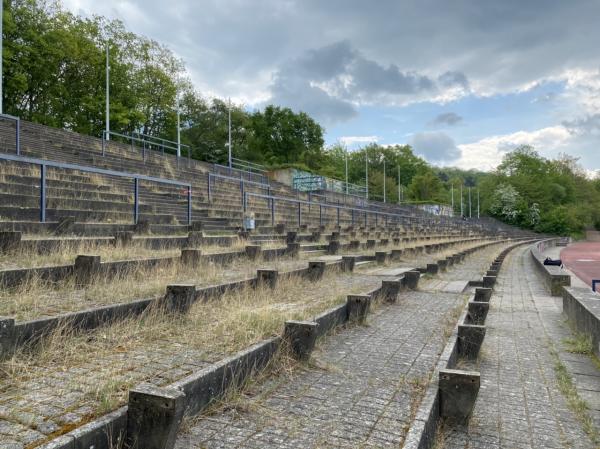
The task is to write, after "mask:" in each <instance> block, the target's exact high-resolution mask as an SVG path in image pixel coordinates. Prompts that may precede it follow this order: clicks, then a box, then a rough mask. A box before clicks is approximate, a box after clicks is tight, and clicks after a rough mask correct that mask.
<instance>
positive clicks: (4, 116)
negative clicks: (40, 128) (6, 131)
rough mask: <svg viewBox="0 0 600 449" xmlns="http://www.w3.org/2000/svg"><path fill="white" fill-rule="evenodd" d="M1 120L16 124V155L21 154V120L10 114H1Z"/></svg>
mask: <svg viewBox="0 0 600 449" xmlns="http://www.w3.org/2000/svg"><path fill="white" fill-rule="evenodd" d="M0 119H4V120H11V121H13V122H15V153H16V154H17V155H20V154H21V119H20V118H19V117H15V116H14V115H9V114H0Z"/></svg>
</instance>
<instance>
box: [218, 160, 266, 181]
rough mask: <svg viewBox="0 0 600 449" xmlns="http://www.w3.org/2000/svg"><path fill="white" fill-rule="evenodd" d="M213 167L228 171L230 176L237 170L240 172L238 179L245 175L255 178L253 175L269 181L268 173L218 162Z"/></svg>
mask: <svg viewBox="0 0 600 449" xmlns="http://www.w3.org/2000/svg"><path fill="white" fill-rule="evenodd" d="M213 168H214V170H215V171H216V170H217V169H220V170H222V171H227V172H228V173H229V175H230V176H231V174H232V172H236V173H238V174H239V178H238V179H242V177H243V176H247V177H250V178H251V179H254V178H253V177H256V178H258V179H262V180H263V182H264V184H268V183H269V178H268V177H267V175H266V173H256V172H254V171H250V170H242V169H239V168H235V167H229V166H227V165H222V164H217V163H213Z"/></svg>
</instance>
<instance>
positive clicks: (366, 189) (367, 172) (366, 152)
mask: <svg viewBox="0 0 600 449" xmlns="http://www.w3.org/2000/svg"><path fill="white" fill-rule="evenodd" d="M365 198H366V199H367V200H368V199H369V152H368V150H367V148H365Z"/></svg>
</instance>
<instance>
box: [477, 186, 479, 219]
mask: <svg viewBox="0 0 600 449" xmlns="http://www.w3.org/2000/svg"><path fill="white" fill-rule="evenodd" d="M477 219H478V220H479V188H478V189H477Z"/></svg>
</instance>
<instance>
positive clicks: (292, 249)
mask: <svg viewBox="0 0 600 449" xmlns="http://www.w3.org/2000/svg"><path fill="white" fill-rule="evenodd" d="M286 254H287V255H288V256H292V257H296V256H297V255H298V254H300V243H295V242H294V243H288V244H287V249H286Z"/></svg>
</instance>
